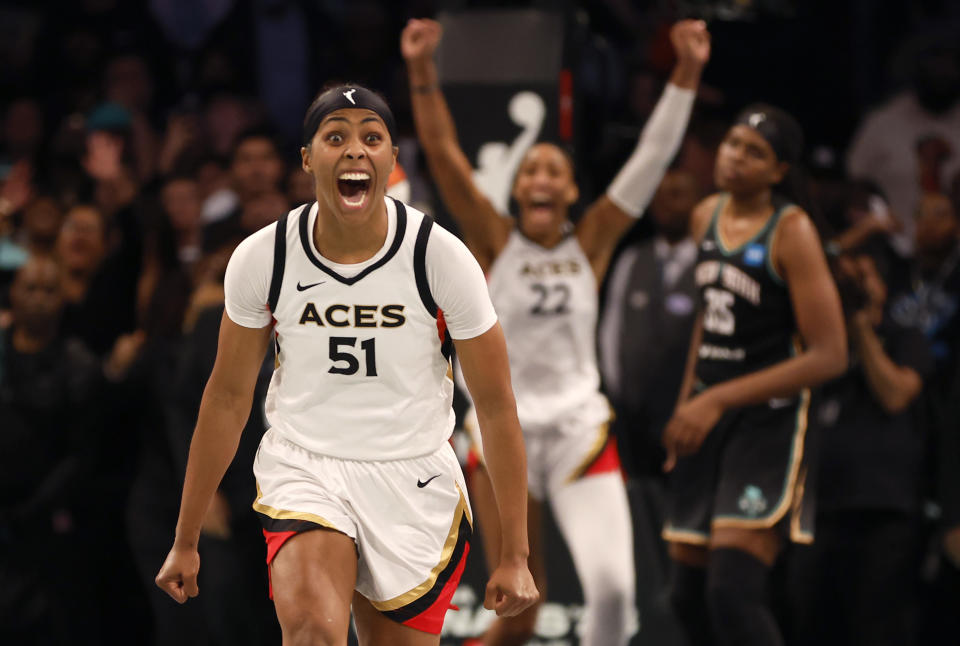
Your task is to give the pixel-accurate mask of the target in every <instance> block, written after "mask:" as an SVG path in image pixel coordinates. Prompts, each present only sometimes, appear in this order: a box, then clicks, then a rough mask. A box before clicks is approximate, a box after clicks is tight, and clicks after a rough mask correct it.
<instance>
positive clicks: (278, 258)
mask: <svg viewBox="0 0 960 646" xmlns="http://www.w3.org/2000/svg"><path fill="white" fill-rule="evenodd" d="M307 206H309V205H308V204H304V205H303V207H302V208H301V209H300V213H303V210H304V209H305V208H307ZM289 215H290V213H284V214H283V215H282V216H281V217H280V219H279V220H277V229H276V234H275V235H274V237H273V274H271V276H270V292H269V295H268V296H267V307H269V308H270V313H271V314H274V313H276V311H277V301H279V300H280V287H281V286H282V285H283V269H284V267H285V266H286V264H287V217H288V216H289Z"/></svg>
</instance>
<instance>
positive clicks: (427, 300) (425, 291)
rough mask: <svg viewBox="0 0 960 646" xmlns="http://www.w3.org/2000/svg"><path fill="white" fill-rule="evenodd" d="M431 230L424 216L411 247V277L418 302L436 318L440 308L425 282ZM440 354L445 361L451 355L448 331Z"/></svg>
mask: <svg viewBox="0 0 960 646" xmlns="http://www.w3.org/2000/svg"><path fill="white" fill-rule="evenodd" d="M431 229H433V218H431V217H430V216H429V215H424V216H423V220H421V222H420V230H419V231H417V241H416V243H415V244H414V245H413V276H414V278H415V279H416V281H417V292H419V294H420V301H421V302H422V303H423V306H424V307H425V308H427V311H428V312H430V316H432V317H433V318H438V316H439V314H440V308H439V307H438V306H437V302H436V301H435V300H433V294H431V293H430V283H429V282H428V281H427V242H429V241H430V230H431ZM437 333H438V334H439V328H437ZM440 354H442V355H443V358H444V359H447V360H449V359H450V357H451V355H453V337H451V336H450V330H447V329H444V331H443V338H441V339H440Z"/></svg>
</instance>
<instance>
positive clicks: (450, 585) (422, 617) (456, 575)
mask: <svg viewBox="0 0 960 646" xmlns="http://www.w3.org/2000/svg"><path fill="white" fill-rule="evenodd" d="M469 553H470V544H469V543H467V544H465V545H464V550H463V556H461V557H460V561H459V562H458V563H457V567H456V568H455V569H454V571H453V574H451V575H450V578H449V579H447V582H446V583H445V584H444V585H443V589H442V590H441V591H440V596H438V597H437V600H436V601H434V602H433V604H431V606H430V607H429V608H427V609H426V610H424V611H423V612H421V613H420V614H419V615H416V616H414V617H411V618H410V619H407V620H406V621H403V622H401V623H403V625H404V626H409V627H410V628H414V629H416V630H419V631H422V632H425V633H430V634H431V635H439V634H440V631H441V629H442V628H443V620H444V618H445V617H446V616H447V610H449V609H450V608H453V609H454V610H459V608H457V607H456V606H453V605H451V603H450V600H451V599H453V593H454V592H456V590H457V586H458V585H460V577H461V576H463V569H464V567H465V566H466V564H467V554H469Z"/></svg>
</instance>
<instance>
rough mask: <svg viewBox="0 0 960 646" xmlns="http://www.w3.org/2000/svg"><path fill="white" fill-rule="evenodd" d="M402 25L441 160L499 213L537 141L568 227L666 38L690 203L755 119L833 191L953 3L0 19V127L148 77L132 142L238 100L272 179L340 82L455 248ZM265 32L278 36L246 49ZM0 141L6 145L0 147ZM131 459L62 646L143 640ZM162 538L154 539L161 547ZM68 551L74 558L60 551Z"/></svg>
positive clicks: (591, 192)
mask: <svg viewBox="0 0 960 646" xmlns="http://www.w3.org/2000/svg"><path fill="white" fill-rule="evenodd" d="M201 6H202V7H205V8H198V7H201ZM419 16H433V17H437V18H438V19H440V20H441V22H442V23H443V24H444V27H445V39H444V41H443V43H442V46H441V49H440V51H439V52H438V64H439V68H440V73H441V77H442V82H443V85H444V90H445V92H446V93H447V97H448V100H449V102H450V105H451V109H452V111H453V113H454V116H455V118H456V120H457V123H458V126H459V128H460V130H459V134H460V140H461V144H462V145H463V147H464V149H465V151H466V152H467V155H468V157H469V158H470V159H471V161H472V162H473V163H474V166H475V167H476V168H477V169H478V170H477V177H478V181H479V182H480V183H481V185H482V186H483V188H484V190H485V191H486V192H487V193H488V194H489V195H490V197H491V199H492V200H493V201H494V203H495V204H498V205H502V206H503V208H504V209H505V210H508V209H509V206H510V205H509V199H508V193H509V184H510V181H511V179H512V176H513V171H514V169H515V167H516V164H517V163H519V154H520V153H522V151H523V149H524V148H525V146H527V145H529V143H530V142H532V141H535V140H549V141H555V142H557V143H560V144H562V145H564V146H565V147H566V148H568V149H569V150H570V151H571V152H572V154H573V156H574V158H575V160H576V163H577V168H578V171H577V176H578V181H579V182H580V184H581V195H582V196H583V199H582V200H581V201H582V202H583V204H581V205H580V206H581V207H582V206H583V205H585V204H587V203H589V201H591V200H592V199H593V198H594V197H595V196H596V195H598V194H600V192H601V191H602V190H603V189H604V187H605V186H606V184H607V183H608V182H609V180H610V178H612V177H613V175H614V173H615V171H616V169H617V168H618V167H619V165H620V164H621V163H622V161H623V160H624V159H625V158H626V156H627V155H628V154H629V152H630V150H631V149H632V147H633V146H634V144H635V141H636V138H637V136H638V134H639V131H640V128H641V127H642V125H643V122H644V119H645V117H646V115H647V114H648V113H649V110H650V109H651V108H652V106H653V103H654V102H655V101H656V98H657V96H658V95H659V91H660V88H661V87H662V83H663V81H664V79H665V78H666V76H667V75H668V74H669V70H670V67H671V65H672V54H671V50H670V45H669V40H668V35H667V34H668V29H669V25H670V24H671V23H672V21H674V20H676V19H677V18H681V17H702V18H704V19H706V20H707V21H708V26H709V29H710V31H711V34H712V43H713V51H712V56H711V60H710V63H709V65H708V66H707V69H706V72H705V74H704V78H703V85H702V88H701V90H700V95H699V101H698V106H697V109H696V112H695V116H694V119H693V122H692V124H691V127H690V136H689V137H688V142H687V143H686V144H685V145H684V148H683V149H682V150H681V153H680V157H681V163H683V164H685V165H686V167H687V168H688V169H690V171H691V172H693V173H695V174H699V176H700V177H707V179H706V180H705V183H706V184H707V185H709V183H710V180H709V172H710V171H709V167H710V165H711V164H712V158H711V157H710V156H709V154H708V153H709V151H712V149H713V147H714V146H715V145H716V143H717V142H718V141H719V138H720V137H721V136H722V134H723V131H722V127H721V126H720V125H718V124H723V123H725V121H726V120H729V118H730V117H731V116H732V115H733V114H734V113H735V112H736V111H737V110H738V109H739V108H741V107H742V106H744V105H745V104H747V103H749V102H752V101H757V100H763V101H766V102H769V103H773V104H775V105H780V106H783V107H785V108H787V109H789V110H790V111H791V112H793V114H795V115H796V117H797V118H798V120H799V121H800V122H801V123H802V124H803V126H804V128H805V131H806V139H807V146H806V151H807V155H806V161H807V163H808V165H809V167H810V170H811V172H812V173H813V174H814V175H815V176H819V177H829V178H833V177H840V176H842V175H843V172H844V171H843V168H844V158H845V154H846V152H847V148H848V145H849V143H850V141H851V138H852V137H853V135H854V133H855V131H856V128H857V126H858V124H859V123H860V122H861V121H862V119H863V118H864V116H865V115H866V114H867V112H868V110H870V109H871V108H874V107H876V106H878V105H881V104H882V102H883V101H884V100H886V99H888V98H889V97H890V96H892V95H893V94H894V93H896V92H898V91H900V90H902V89H904V88H907V87H909V86H910V83H911V80H912V78H913V70H914V67H913V66H914V63H915V59H916V55H917V53H918V52H920V51H924V49H925V48H927V47H929V46H931V44H943V43H947V44H950V43H952V46H953V47H956V45H957V43H958V42H960V27H958V24H960V22H958V21H960V4H958V3H956V2H952V1H951V0H925V1H920V0H915V1H910V0H889V1H885V2H882V3H880V2H870V1H869V0H847V1H836V0H809V1H807V0H803V1H801V0H728V1H721V2H710V1H689V2H680V1H676V2H671V1H668V0H662V1H659V2H658V1H649V2H644V1H639V0H634V1H631V0H597V1H595V2H589V1H586V0H582V1H573V0H570V1H557V2H549V1H546V0H540V1H536V0H533V1H530V2H493V1H491V2H481V1H475V2H474V1H469V0H448V1H444V0H411V1H407V2H404V1H397V2H372V1H370V0H357V1H347V0H315V1H311V0H301V1H297V0H235V1H234V0H211V1H210V2H207V3H193V2H191V0H183V1H182V2H178V1H177V0H166V1H165V0H154V1H151V2H137V1H129V2H128V1H124V0H78V1H76V2H69V3H68V2H52V1H51V2H35V1H30V0H23V1H20V2H18V1H15V0H5V1H4V2H2V3H0V100H2V104H0V107H2V111H3V112H4V113H5V114H7V113H8V108H9V107H10V106H12V105H14V104H15V103H16V102H17V101H18V100H21V99H23V98H24V97H29V98H31V99H34V100H35V101H36V102H37V103H39V105H41V106H42V113H43V114H42V117H43V121H44V124H45V127H46V128H47V129H48V130H49V131H50V132H49V133H48V136H49V137H50V138H51V139H52V138H53V137H54V135H56V136H68V135H69V132H70V129H71V128H75V127H76V123H75V122H72V121H71V120H75V119H81V120H82V119H83V118H85V117H86V116H89V115H90V114H92V113H93V112H94V109H95V108H96V107H97V106H100V105H102V102H103V100H104V95H103V85H104V80H103V73H104V69H105V66H106V65H107V63H108V62H110V61H114V60H116V59H117V58H120V57H125V56H133V57H136V58H139V59H140V60H142V61H144V63H145V65H146V70H147V71H148V81H147V82H148V83H149V85H150V87H149V90H148V93H149V96H150V100H149V102H148V104H147V105H146V106H145V111H144V115H143V116H144V117H145V118H146V120H147V121H148V122H149V123H151V124H152V125H153V127H154V128H156V129H158V130H160V131H162V130H163V128H164V127H165V126H166V125H167V124H168V122H169V121H168V120H169V119H170V118H171V117H172V116H174V115H178V114H200V113H201V111H202V109H203V106H204V105H206V102H208V101H210V100H211V98H213V97H216V96H219V95H222V94H228V95H230V96H234V97H243V99H244V100H245V101H251V102H253V103H255V104H256V105H257V113H258V114H259V115H260V116H261V117H262V119H263V121H265V122H266V123H268V124H269V125H270V126H271V127H272V128H273V129H275V131H276V133H277V134H278V136H279V139H280V140H281V141H282V142H283V146H284V151H285V157H286V158H287V160H288V161H293V162H294V163H296V162H295V160H296V159H297V158H298V153H297V146H298V144H297V138H298V137H299V128H300V120H301V118H302V114H303V110H304V108H305V106H306V105H307V104H308V102H309V100H310V98H311V97H312V96H313V94H314V93H315V92H316V90H317V89H319V88H320V87H321V86H322V85H323V84H324V83H325V82H327V81H331V80H350V81H356V82H359V83H363V84H367V85H369V86H371V87H373V88H375V89H377V90H379V91H381V92H383V93H384V94H385V95H386V96H387V98H388V99H389V100H390V102H391V105H392V106H393V107H394V110H395V113H396V115H397V118H398V125H399V128H400V132H401V137H400V141H399V144H400V149H401V152H400V160H401V163H402V164H403V165H404V168H405V170H406V173H407V178H408V181H409V184H410V185H409V187H408V189H407V190H409V191H410V197H411V201H412V203H413V204H415V205H417V206H418V207H421V208H424V210H426V211H427V212H431V213H434V214H436V215H437V217H438V218H439V219H440V221H441V222H442V223H443V224H444V225H445V226H447V227H449V228H451V229H454V230H455V229H456V227H455V225H454V224H453V223H452V221H451V220H450V218H449V217H448V216H447V215H446V214H444V213H443V212H442V209H441V208H440V207H439V205H438V203H437V201H436V199H435V192H434V190H433V188H432V185H431V183H430V180H429V175H428V173H426V171H425V168H424V163H423V160H422V157H421V156H419V155H418V152H417V149H416V145H415V136H414V134H413V131H412V123H411V118H410V113H409V99H408V97H407V88H406V79H405V73H404V67H403V62H402V60H401V58H400V55H399V33H400V30H401V28H402V26H403V24H404V23H405V21H406V19H408V18H410V17H419ZM271 21H273V23H272V24H275V25H281V27H277V28H276V29H275V30H270V29H265V28H264V24H266V23H270V22H271ZM291 38H292V40H290V39H291ZM280 43H285V44H286V45H287V46H289V50H288V49H287V48H286V47H285V48H280V47H279V44H280ZM291 43H293V44H292V45H291ZM281 49H282V50H283V51H282V52H281ZM274 52H276V53H277V55H276V56H274V55H273V53H274ZM290 52H293V53H290ZM101 116H102V115H101ZM8 123H9V122H8ZM82 128H83V126H82V125H81V126H80V129H81V130H82ZM64 133H66V134H64ZM4 136H5V138H6V140H11V141H12V140H13V139H14V138H13V137H11V135H10V133H9V132H5V133H4ZM705 151H706V152H705ZM3 154H4V155H5V156H4V158H2V159H0V163H2V172H3V178H4V179H6V178H7V177H8V176H9V174H10V172H11V169H12V168H13V164H14V163H15V162H16V161H17V159H16V158H15V157H14V156H13V153H12V148H11V147H10V146H9V145H6V146H5V148H4V149H3ZM954 154H956V151H955V152H954ZM41 179H42V180H43V182H47V183H55V181H56V179H55V178H50V177H44V178H41ZM828 215H829V213H828ZM647 235H649V223H647V222H642V223H641V224H640V225H639V226H638V227H637V229H636V231H635V232H633V233H632V234H631V238H630V239H631V240H636V239H640V238H643V237H644V236H647ZM458 409H459V410H461V411H462V402H459V400H458ZM0 425H2V420H0ZM248 431H249V429H248ZM461 442H462V440H461ZM460 448H463V447H462V446H461V447H460ZM0 450H2V448H0ZM138 450H140V443H139V441H138V440H136V439H135V438H133V439H131V438H122V439H119V440H117V441H116V442H114V443H113V444H112V448H111V451H112V453H111V454H110V458H109V459H111V460H115V462H114V466H115V467H116V472H115V473H114V474H112V475H115V476H116V478H115V479H114V480H111V481H110V486H109V487H106V488H105V489H104V491H109V494H110V495H112V496H119V497H120V498H119V499H117V500H114V501H113V502H111V503H109V506H110V510H111V512H112V513H114V514H115V515H114V517H113V523H114V525H115V527H111V526H110V525H109V524H107V525H104V526H100V527H97V528H96V529H95V531H92V532H87V533H85V534H84V537H83V540H85V541H89V542H90V544H95V545H96V546H95V547H94V548H93V549H95V550H101V552H98V557H97V558H98V559H99V560H97V561H96V563H97V565H96V567H94V568H93V571H92V572H91V573H90V576H92V577H94V578H95V579H97V580H98V581H101V583H100V585H98V586H96V590H97V591H96V595H97V596H96V598H94V599H87V600H86V601H87V605H86V606H85V607H87V608H88V611H89V612H90V613H93V615H94V618H92V619H88V623H85V624H83V625H82V626H81V627H80V628H79V629H78V633H77V634H76V635H75V637H76V638H77V639H76V642H75V643H88V642H86V641H84V634H85V633H84V631H89V634H90V635H96V636H97V637H96V639H93V638H91V641H90V642H89V643H149V641H150V640H151V639H152V636H153V634H154V631H155V627H154V623H153V620H152V619H151V616H150V611H149V604H148V603H147V601H146V600H145V594H147V593H145V592H144V591H143V590H142V589H141V587H140V585H139V581H138V579H137V577H136V575H135V574H134V567H133V565H132V562H131V557H130V556H129V554H128V548H127V547H126V546H125V545H124V544H123V540H122V537H120V536H119V534H121V533H122V530H121V529H120V527H121V526H122V525H123V522H124V521H122V520H119V518H120V517H121V516H122V514H123V510H124V508H125V498H124V497H125V496H126V495H127V493H128V492H129V486H130V482H131V480H132V479H133V478H134V474H133V473H132V472H133V471H134V467H133V466H132V464H131V463H132V462H134V461H135V455H136V453H137V451H138ZM171 482H172V481H171ZM170 486H172V487H177V486H178V485H177V484H175V483H172V484H171V485H170ZM629 490H630V494H631V503H632V505H633V511H634V526H635V551H636V558H637V572H638V604H639V606H640V610H641V627H642V630H641V632H640V633H639V634H638V635H637V637H635V639H634V641H633V642H632V643H635V644H641V643H643V644H665V645H666V644H681V643H682V641H681V638H680V636H679V633H678V632H677V628H676V626H675V625H674V623H673V620H672V619H671V617H670V616H669V613H668V612H667V608H666V601H665V596H664V595H665V592H664V584H665V582H666V578H667V569H666V567H667V566H666V561H665V555H664V548H663V546H662V544H661V542H660V541H659V540H658V523H659V518H660V516H659V508H660V506H661V505H662V498H661V496H660V494H659V492H658V491H656V490H653V491H651V489H650V488H648V487H646V486H643V485H640V484H638V483H637V482H634V481H631V483H630V487H629ZM935 514H936V512H935V510H934V511H932V512H931V515H934V516H935ZM98 518H102V517H101V516H98ZM170 532H171V534H170V536H171V537H172V526H171V527H170ZM68 533H69V532H68ZM0 536H3V534H2V533H0ZM101 539H102V540H101ZM5 540H6V539H5ZM163 540H164V542H165V541H166V540H167V539H166V538H164V539H163ZM10 545H13V543H12V542H10ZM84 545H86V544H84ZM545 545H546V546H547V550H548V558H547V563H548V566H547V570H548V574H549V578H550V589H549V603H547V604H546V605H545V606H544V608H543V610H542V611H541V617H540V621H539V624H538V628H537V637H536V639H535V641H534V643H539V644H553V645H555V646H560V645H561V644H576V643H578V641H577V636H576V635H577V620H578V617H579V613H580V611H581V606H580V604H581V603H582V599H581V597H580V591H579V588H578V585H577V582H576V577H575V575H574V573H573V568H572V564H571V562H570V558H569V555H568V554H567V553H566V551H565V549H564V547H563V541H562V540H561V539H560V537H559V536H558V534H557V531H556V528H555V526H554V525H553V524H552V520H549V519H548V531H547V534H546V540H545ZM4 548H6V546H4ZM73 549H77V550H78V551H76V552H72V554H74V555H75V556H76V557H77V558H82V554H83V552H82V549H81V548H77V547H76V545H74V548H73ZM597 549H603V546H601V545H598V546H597ZM481 554H482V549H481V548H480V545H479V540H477V542H476V543H475V545H474V547H473V549H472V551H471V555H470V559H469V561H468V565H467V570H466V572H465V575H464V580H463V584H462V585H461V587H460V589H459V590H458V592H457V595H456V597H455V598H454V603H455V604H456V605H457V606H459V611H458V612H451V613H449V614H448V617H447V622H446V625H445V626H444V637H443V643H444V644H451V645H452V644H461V643H464V640H469V639H471V638H475V637H477V636H478V635H479V634H480V633H481V632H482V630H483V627H484V626H485V625H486V624H487V622H489V621H490V620H491V615H490V613H489V612H487V611H484V610H483V609H482V608H481V602H482V596H483V586H484V582H485V569H484V564H483V562H482V559H481V558H480V555H481ZM159 565H160V563H159V562H158V563H157V567H159ZM235 565H236V567H251V568H254V567H259V566H260V563H259V562H250V563H246V562H244V563H236V564H235ZM928 565H929V564H928ZM84 567H91V566H90V564H87V565H86V566H84ZM930 567H932V566H930ZM44 576H56V575H55V574H54V575H49V574H46V575H44ZM0 580H2V579H0ZM9 590H10V588H9V587H8V592H9ZM3 594H4V593H3V592H0V597H2V595H3ZM953 601H954V602H956V598H953ZM71 616H72V615H71ZM3 617H4V615H0V635H2V634H3V633H2V629H3V627H2V622H3V621H5V620H6V619H3ZM6 617H9V615H7V616H6ZM64 621H65V622H66V621H68V620H67V619H64ZM68 627H69V625H68ZM38 643H42V642H38ZM211 643H212V642H211ZM943 643H947V642H943Z"/></svg>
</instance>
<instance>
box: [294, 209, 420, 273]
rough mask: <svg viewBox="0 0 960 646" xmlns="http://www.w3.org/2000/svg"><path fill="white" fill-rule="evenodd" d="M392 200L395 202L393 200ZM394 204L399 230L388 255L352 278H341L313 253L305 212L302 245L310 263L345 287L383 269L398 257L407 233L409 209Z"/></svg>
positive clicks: (394, 236)
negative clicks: (376, 270) (397, 254)
mask: <svg viewBox="0 0 960 646" xmlns="http://www.w3.org/2000/svg"><path fill="white" fill-rule="evenodd" d="M390 199H391V200H393V198H390ZM393 203H394V204H395V205H396V207H397V230H396V231H395V232H394V234H393V242H392V243H391V244H390V248H389V249H387V253H385V254H384V255H383V258H381V259H380V260H378V261H377V262H375V263H373V264H372V265H370V266H369V267H367V268H366V269H364V270H363V271H361V272H360V273H359V274H357V275H356V276H354V277H352V278H346V277H344V276H341V275H340V274H338V273H337V272H335V271H334V270H332V269H330V268H329V267H327V266H326V265H324V264H323V263H322V262H321V261H320V259H319V258H317V256H316V254H314V253H313V248H312V247H311V246H310V231H308V230H307V229H308V227H309V222H310V212H309V211H304V212H302V213H301V214H300V243H301V244H302V245H303V252H304V253H305V254H307V258H309V259H310V262H312V263H313V264H314V265H316V266H317V268H318V269H320V271H322V272H323V273H325V274H327V275H328V276H330V277H331V278H334V279H336V280H338V281H340V282H341V283H343V284H344V285H353V284H354V283H356V282H357V281H359V280H360V279H361V278H363V277H364V276H366V275H367V274H369V273H370V272H372V271H374V270H375V269H379V268H380V267H383V266H384V265H385V264H386V263H387V262H388V261H389V260H390V259H391V258H393V257H394V255H396V253H397V251H398V250H399V249H400V245H401V244H402V243H403V236H404V234H405V233H406V231H407V209H406V208H404V206H403V203H402V202H400V201H398V200H393Z"/></svg>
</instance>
